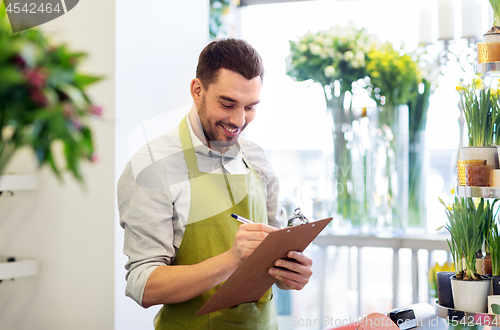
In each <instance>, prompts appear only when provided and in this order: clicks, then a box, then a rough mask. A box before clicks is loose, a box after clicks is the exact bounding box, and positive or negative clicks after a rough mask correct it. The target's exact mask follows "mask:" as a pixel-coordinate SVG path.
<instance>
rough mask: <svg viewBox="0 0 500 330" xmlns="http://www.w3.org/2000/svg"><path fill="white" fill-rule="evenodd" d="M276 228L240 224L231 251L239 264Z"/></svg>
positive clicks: (257, 224)
mask: <svg viewBox="0 0 500 330" xmlns="http://www.w3.org/2000/svg"><path fill="white" fill-rule="evenodd" d="M275 230H276V228H274V227H271V226H269V225H265V224H261V223H250V224H242V225H240V226H239V227H238V232H237V233H236V237H235V239H234V244H233V247H232V251H233V252H234V255H235V256H237V257H238V259H239V260H240V262H242V261H243V260H245V259H246V258H247V257H248V256H249V255H250V254H251V253H252V252H253V251H254V250H255V249H256V248H257V246H258V245H259V244H260V243H261V242H262V241H263V240H264V239H265V238H266V237H267V235H269V233H271V232H273V231H275Z"/></svg>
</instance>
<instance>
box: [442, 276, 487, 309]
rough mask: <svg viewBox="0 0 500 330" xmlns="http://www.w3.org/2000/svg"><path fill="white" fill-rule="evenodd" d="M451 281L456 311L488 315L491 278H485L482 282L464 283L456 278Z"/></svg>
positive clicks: (453, 277)
mask: <svg viewBox="0 0 500 330" xmlns="http://www.w3.org/2000/svg"><path fill="white" fill-rule="evenodd" d="M450 280H451V291H452V293H453V304H454V306H455V309H458V310H460V311H465V312H472V313H486V311H487V307H488V293H489V291H490V285H491V278H484V277H483V279H482V280H480V281H464V280H457V279H456V278H455V276H452V277H451V278H450Z"/></svg>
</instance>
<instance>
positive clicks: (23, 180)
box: [0, 174, 38, 191]
mask: <svg viewBox="0 0 500 330" xmlns="http://www.w3.org/2000/svg"><path fill="white" fill-rule="evenodd" d="M37 186H38V179H37V176H36V174H7V175H1V176H0V191H18V190H33V189H36V188H37Z"/></svg>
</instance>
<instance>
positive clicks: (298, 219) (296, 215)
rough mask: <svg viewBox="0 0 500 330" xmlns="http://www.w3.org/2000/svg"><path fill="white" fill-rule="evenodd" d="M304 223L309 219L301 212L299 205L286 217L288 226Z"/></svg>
mask: <svg viewBox="0 0 500 330" xmlns="http://www.w3.org/2000/svg"><path fill="white" fill-rule="evenodd" d="M306 223H309V220H307V218H306V217H305V215H303V214H302V212H301V211H300V207H297V208H296V209H295V211H293V215H292V217H291V218H290V219H288V227H294V226H300V225H304V224H306Z"/></svg>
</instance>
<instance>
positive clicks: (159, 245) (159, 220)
mask: <svg viewBox="0 0 500 330" xmlns="http://www.w3.org/2000/svg"><path fill="white" fill-rule="evenodd" d="M188 127H189V132H190V135H191V140H192V142H193V147H194V150H195V155H196V159H197V161H198V167H199V170H200V171H201V172H210V173H223V169H222V166H223V167H224V170H225V172H226V173H228V174H244V173H248V171H249V170H248V168H247V167H246V166H245V164H244V162H243V158H242V157H243V154H244V155H245V158H246V159H247V161H249V162H250V164H251V166H252V167H253V169H254V170H255V171H256V172H257V174H258V175H259V177H260V178H261V180H262V183H263V186H264V190H265V193H266V199H267V214H268V221H269V224H270V225H271V226H274V227H276V228H280V227H281V226H284V225H285V224H286V212H285V210H284V209H283V208H282V207H281V206H280V204H279V199H278V195H279V183H278V179H277V177H276V175H275V173H274V172H273V170H272V168H271V165H270V163H269V160H268V158H267V156H266V154H265V153H264V151H263V150H262V148H261V147H259V146H258V145H256V144H255V143H253V142H250V141H248V140H246V139H245V138H243V137H239V139H238V142H237V143H236V144H234V145H232V146H231V147H229V149H228V150H227V151H226V152H225V153H224V154H220V153H219V152H217V151H215V150H212V149H210V148H208V147H207V146H206V145H205V144H203V143H202V142H201V141H200V139H198V137H197V136H196V135H195V134H194V132H193V128H192V126H191V122H190V121H189V117H188ZM190 199H191V186H190V183H189V177H188V171H187V166H186V163H185V160H184V154H183V152H182V146H181V141H180V135H179V127H178V126H177V127H175V128H174V129H172V130H170V131H168V132H166V133H164V134H163V135H161V136H159V137H158V138H156V139H154V140H153V141H151V142H149V143H148V144H146V145H145V146H144V147H142V148H141V149H140V150H139V151H138V152H137V153H136V154H135V155H134V156H133V157H132V159H131V160H130V161H129V163H128V164H127V166H126V167H125V170H124V171H123V174H122V175H121V177H120V179H119V181H118V210H119V213H120V225H121V226H122V227H123V228H124V230H125V243H124V253H125V254H126V255H127V256H128V257H129V260H128V262H127V263H126V265H125V269H126V270H127V275H126V280H127V286H126V292H125V294H126V295H127V296H129V297H131V298H132V299H134V300H135V301H136V302H137V303H138V304H139V305H141V306H142V296H143V293H144V287H145V286H146V282H147V280H148V278H149V275H150V274H151V273H152V272H153V270H154V269H155V268H157V267H159V266H164V265H170V264H171V263H172V261H173V259H174V257H175V255H176V252H177V250H178V248H179V246H180V244H181V241H182V237H183V235H184V230H185V228H186V224H187V218H188V215H189V208H190V207H191V205H190Z"/></svg>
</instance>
